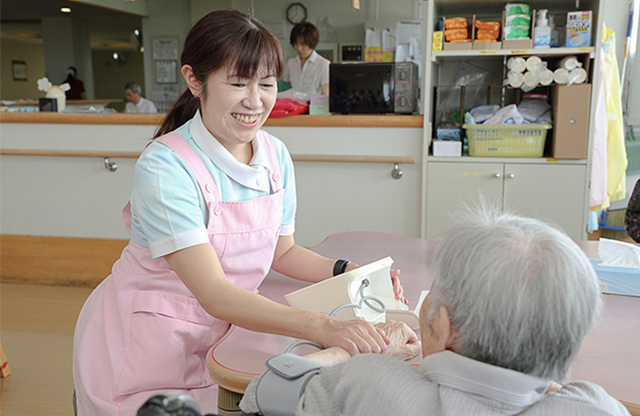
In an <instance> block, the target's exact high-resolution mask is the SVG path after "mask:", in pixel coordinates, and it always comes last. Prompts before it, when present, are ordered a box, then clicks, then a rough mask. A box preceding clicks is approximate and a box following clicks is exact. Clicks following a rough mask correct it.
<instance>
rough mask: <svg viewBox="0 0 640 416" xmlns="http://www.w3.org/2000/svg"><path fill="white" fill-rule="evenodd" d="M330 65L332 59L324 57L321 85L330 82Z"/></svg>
mask: <svg viewBox="0 0 640 416" xmlns="http://www.w3.org/2000/svg"><path fill="white" fill-rule="evenodd" d="M329 65H331V61H329V60H328V59H324V60H323V61H322V71H321V72H320V85H326V84H328V83H329Z"/></svg>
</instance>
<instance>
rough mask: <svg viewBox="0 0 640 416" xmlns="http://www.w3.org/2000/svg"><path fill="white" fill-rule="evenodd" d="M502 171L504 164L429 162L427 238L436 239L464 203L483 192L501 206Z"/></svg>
mask: <svg viewBox="0 0 640 416" xmlns="http://www.w3.org/2000/svg"><path fill="white" fill-rule="evenodd" d="M503 170H504V165H503V164H502V163H458V162H429V165H428V170H427V175H428V176H427V235H426V238H436V237H437V236H438V233H440V231H442V230H443V229H444V228H445V227H446V226H447V225H449V224H450V223H451V221H452V220H453V219H455V214H457V213H458V212H459V211H460V209H461V208H462V206H463V205H465V204H471V203H473V202H475V201H478V199H479V197H480V195H482V196H483V197H484V198H485V199H486V200H488V201H491V202H495V203H497V204H498V206H500V207H502V186H503V181H502V177H503V174H504V171H503Z"/></svg>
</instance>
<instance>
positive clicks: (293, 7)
mask: <svg viewBox="0 0 640 416" xmlns="http://www.w3.org/2000/svg"><path fill="white" fill-rule="evenodd" d="M287 20H288V21H289V23H291V24H292V25H297V24H298V23H302V22H304V21H305V20H307V8H306V7H304V5H303V4H302V3H291V4H290V5H289V7H287Z"/></svg>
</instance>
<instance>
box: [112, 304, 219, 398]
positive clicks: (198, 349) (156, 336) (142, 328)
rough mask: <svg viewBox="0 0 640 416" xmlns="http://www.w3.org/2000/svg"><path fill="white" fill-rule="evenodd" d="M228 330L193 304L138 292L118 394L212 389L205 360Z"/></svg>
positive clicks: (198, 305) (197, 305)
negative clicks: (208, 352)
mask: <svg viewBox="0 0 640 416" xmlns="http://www.w3.org/2000/svg"><path fill="white" fill-rule="evenodd" d="M228 328H229V323H227V322H224V321H221V320H219V319H216V318H214V317H212V316H211V315H209V314H207V313H206V312H205V311H204V310H203V309H202V307H201V306H200V304H199V303H198V301H197V300H196V299H194V298H189V297H185V296H179V295H174V294H168V293H158V292H137V293H136V296H135V300H134V309H133V315H132V318H131V333H130V334H129V340H128V342H127V343H126V344H125V345H126V352H125V359H124V366H123V369H122V373H121V375H120V377H119V380H118V385H117V391H116V394H117V395H118V396H121V395H129V394H133V393H138V392H142V391H147V390H156V389H159V390H162V389H167V390H172V389H193V388H199V387H207V386H211V385H213V384H214V383H213V381H212V380H211V378H210V376H209V371H208V369H207V365H206V354H207V351H208V350H209V348H211V346H213V345H214V344H215V342H216V341H217V340H219V339H220V338H221V337H222V336H223V335H224V334H225V332H226V331H227V329H228Z"/></svg>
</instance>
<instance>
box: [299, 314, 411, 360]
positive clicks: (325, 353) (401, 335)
mask: <svg viewBox="0 0 640 416" xmlns="http://www.w3.org/2000/svg"><path fill="white" fill-rule="evenodd" d="M376 326H377V327H378V328H380V329H382V330H383V331H384V332H385V334H386V335H387V337H389V338H390V339H391V343H390V344H389V345H388V346H387V349H386V351H385V352H384V354H386V355H391V356H392V357H396V358H399V359H401V360H404V361H406V360H410V359H412V358H413V357H415V356H416V355H418V354H419V353H420V341H419V340H418V336H417V335H416V333H415V332H413V331H412V330H411V328H409V326H408V325H407V324H405V323H404V322H397V321H388V322H385V323H380V324H377V325H376ZM350 357H351V355H350V354H349V353H348V352H347V351H346V350H345V349H344V348H340V347H332V348H327V349H324V350H320V351H316V352H314V353H311V354H307V355H305V356H304V358H307V359H309V360H312V361H315V362H318V363H320V364H322V365H335V364H338V363H341V362H344V361H347V360H348V359H349V358H350Z"/></svg>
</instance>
